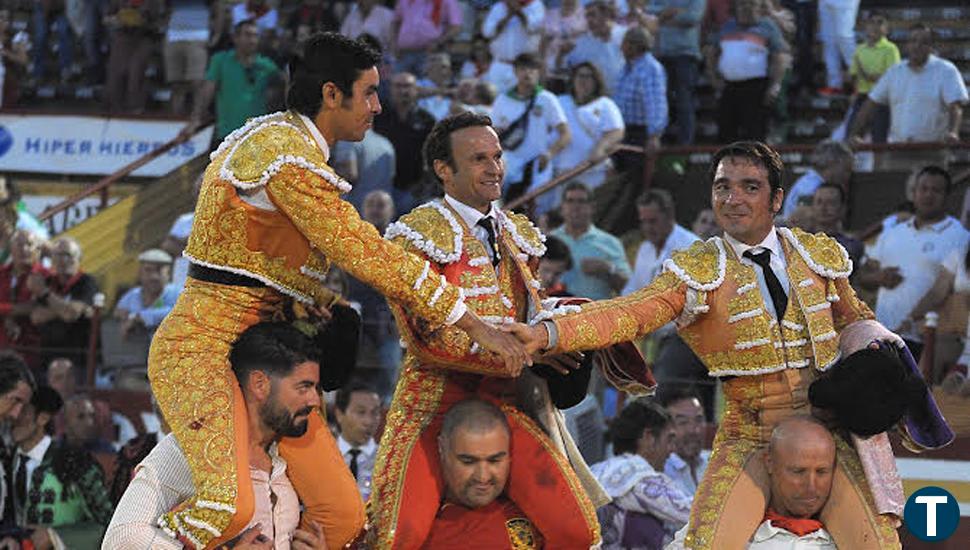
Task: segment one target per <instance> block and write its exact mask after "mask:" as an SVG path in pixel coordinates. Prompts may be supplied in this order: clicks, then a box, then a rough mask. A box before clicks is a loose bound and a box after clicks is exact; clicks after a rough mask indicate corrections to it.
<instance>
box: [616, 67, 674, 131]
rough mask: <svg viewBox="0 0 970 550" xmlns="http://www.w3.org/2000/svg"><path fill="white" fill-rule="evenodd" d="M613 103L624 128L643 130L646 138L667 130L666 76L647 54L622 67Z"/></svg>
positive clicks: (662, 69) (661, 68)
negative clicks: (621, 118) (637, 127)
mask: <svg viewBox="0 0 970 550" xmlns="http://www.w3.org/2000/svg"><path fill="white" fill-rule="evenodd" d="M613 99H614V100H615V101H616V105H617V106H618V107H619V108H620V112H621V113H622V114H623V121H624V122H625V123H626V125H627V126H646V127H647V133H648V134H649V135H659V134H662V133H663V131H664V129H665V128H666V127H667V74H666V73H665V72H664V68H663V65H661V64H660V62H659V61H657V59H656V58H655V57H654V56H653V55H652V54H650V52H647V53H645V54H643V57H641V58H640V59H637V60H636V61H633V62H632V63H630V62H627V63H626V65H624V67H623V72H622V73H620V78H619V79H617V82H616V89H615V91H614V92H613Z"/></svg>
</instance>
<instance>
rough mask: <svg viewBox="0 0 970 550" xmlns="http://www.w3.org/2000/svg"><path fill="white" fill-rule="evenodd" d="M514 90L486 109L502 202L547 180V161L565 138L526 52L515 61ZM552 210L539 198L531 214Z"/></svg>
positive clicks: (562, 121)
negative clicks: (500, 169)
mask: <svg viewBox="0 0 970 550" xmlns="http://www.w3.org/2000/svg"><path fill="white" fill-rule="evenodd" d="M514 65H515V77H516V80H517V82H516V85H515V88H513V89H512V90H509V92H508V93H505V94H502V95H501V96H499V97H498V99H496V100H495V104H494V105H492V121H493V122H494V127H495V131H496V132H498V135H499V139H501V140H502V149H503V156H504V159H505V183H504V185H505V190H506V196H507V197H508V198H510V199H511V198H514V197H517V196H519V195H521V194H522V193H524V192H527V191H530V190H532V189H535V188H537V187H539V186H541V185H543V184H545V183H546V182H548V181H549V180H550V179H552V166H553V165H552V159H554V158H555V157H556V155H558V154H559V152H560V151H562V150H563V149H564V148H565V147H566V146H567V145H569V141H570V139H571V133H570V131H569V126H568V124H567V122H566V116H565V115H564V114H563V112H562V107H561V106H560V105H559V100H558V99H556V96H554V95H553V94H552V93H550V92H548V91H546V90H544V89H543V88H542V87H541V86H540V85H539V71H540V70H541V68H542V67H541V62H540V61H539V58H538V56H536V55H534V54H531V53H524V54H521V55H520V56H519V57H517V58H515V63H514ZM554 207H555V200H554V198H552V197H551V196H550V193H547V194H546V195H544V196H542V197H539V199H538V200H537V202H536V208H535V214H536V215H540V214H543V213H545V212H547V211H549V210H552V209H553V208H554Z"/></svg>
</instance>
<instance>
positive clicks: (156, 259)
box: [114, 248, 179, 336]
mask: <svg viewBox="0 0 970 550" xmlns="http://www.w3.org/2000/svg"><path fill="white" fill-rule="evenodd" d="M138 262H139V266H138V286H136V287H134V288H132V289H130V290H129V291H128V292H125V294H124V295H123V296H122V297H121V299H120V300H118V304H117V305H116V306H115V312H114V318H115V319H117V320H119V321H121V334H122V336H126V335H127V334H128V333H130V332H131V331H133V330H148V331H149V332H154V331H155V329H156V328H157V327H158V325H159V323H161V322H162V319H164V318H165V316H166V315H168V312H169V311H171V310H172V306H174V305H175V300H177V299H178V294H179V291H178V289H177V288H175V285H173V284H171V282H169V279H170V276H171V270H172V257H171V256H169V255H168V253H166V252H165V251H164V250H159V249H157V248H153V249H151V250H146V251H145V252H142V253H141V254H140V255H139V256H138Z"/></svg>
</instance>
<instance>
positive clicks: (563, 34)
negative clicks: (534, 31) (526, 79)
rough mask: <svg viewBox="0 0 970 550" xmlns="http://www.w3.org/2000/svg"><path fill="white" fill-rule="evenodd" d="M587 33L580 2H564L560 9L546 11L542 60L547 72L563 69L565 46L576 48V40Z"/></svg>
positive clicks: (569, 0) (584, 13)
mask: <svg viewBox="0 0 970 550" xmlns="http://www.w3.org/2000/svg"><path fill="white" fill-rule="evenodd" d="M584 32H586V12H585V10H583V5H582V4H581V3H580V2H579V0H562V4H561V5H560V6H558V7H552V6H550V7H549V8H547V9H546V18H545V23H544V24H543V32H542V46H541V49H542V59H543V61H544V62H545V69H546V71H547V72H553V73H554V72H556V71H557V70H558V69H560V68H561V65H562V63H561V62H562V58H563V55H564V54H565V53H566V51H565V50H564V49H563V47H564V46H566V45H568V46H569V47H570V48H572V47H573V46H575V44H576V39H577V38H579V37H580V36H581V35H582V34H583V33H584Z"/></svg>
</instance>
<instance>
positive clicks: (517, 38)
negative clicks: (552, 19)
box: [482, 0, 546, 63]
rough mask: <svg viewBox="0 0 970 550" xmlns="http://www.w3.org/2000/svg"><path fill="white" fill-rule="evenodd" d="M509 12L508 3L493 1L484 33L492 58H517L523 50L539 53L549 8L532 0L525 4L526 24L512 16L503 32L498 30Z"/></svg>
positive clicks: (484, 25) (510, 59) (536, 0)
mask: <svg viewBox="0 0 970 550" xmlns="http://www.w3.org/2000/svg"><path fill="white" fill-rule="evenodd" d="M508 13H509V7H508V6H507V5H506V4H505V2H501V1H499V2H496V3H494V4H492V7H491V9H489V11H488V15H486V16H485V20H484V21H483V22H482V34H483V35H485V38H488V39H489V49H490V50H491V51H492V59H498V60H499V61H504V62H506V63H512V62H513V61H515V58H516V56H518V55H519V54H520V53H526V52H529V53H538V52H539V41H540V39H541V37H542V23H543V21H544V20H545V17H546V8H545V6H544V5H543V4H542V2H539V1H538V0H534V1H532V2H529V3H528V4H526V5H525V6H523V7H522V13H523V14H524V15H525V25H523V24H522V20H521V19H519V18H518V17H513V18H511V19H510V20H509V22H508V23H506V24H505V28H504V29H502V32H500V33H499V32H498V24H499V22H501V21H502V19H505V16H506V15H508Z"/></svg>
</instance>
